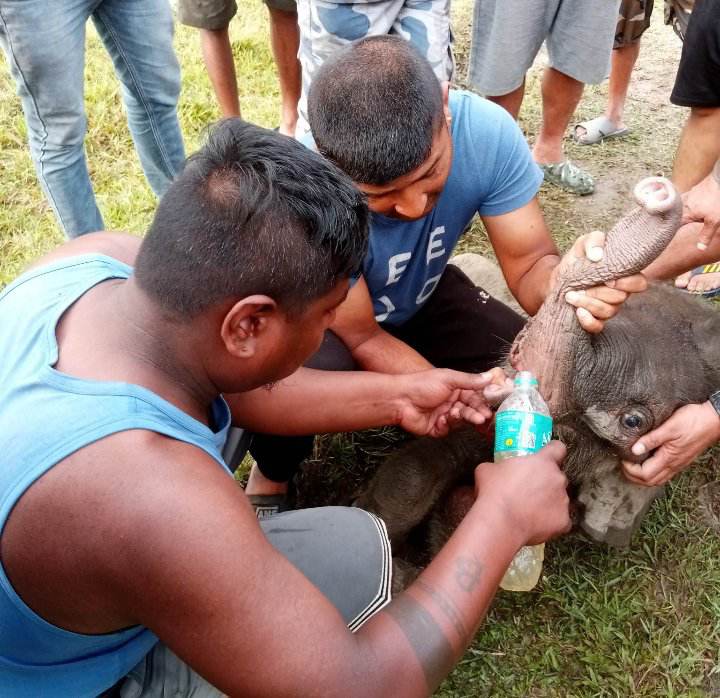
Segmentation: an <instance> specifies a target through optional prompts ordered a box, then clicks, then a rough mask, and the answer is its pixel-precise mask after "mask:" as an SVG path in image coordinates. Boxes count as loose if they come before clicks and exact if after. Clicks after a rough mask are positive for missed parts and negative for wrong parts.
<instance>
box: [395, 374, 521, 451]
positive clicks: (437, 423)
mask: <svg viewBox="0 0 720 698" xmlns="http://www.w3.org/2000/svg"><path fill="white" fill-rule="evenodd" d="M395 379H396V380H398V381H402V382H403V388H402V397H401V399H400V403H399V409H398V418H397V420H396V424H397V425H398V426H399V427H402V428H403V429H405V431H409V432H410V433H412V434H417V435H418V436H434V437H440V436H445V435H446V434H447V433H448V431H449V430H450V429H452V428H453V427H455V426H457V425H459V424H461V423H463V422H465V423H469V424H473V425H475V426H480V425H481V424H484V423H485V422H486V421H488V420H489V419H490V418H491V417H492V410H491V409H490V404H491V403H497V402H498V401H499V400H501V399H502V398H503V397H505V396H506V395H508V394H509V393H510V391H511V390H512V381H510V379H509V378H507V376H506V375H505V372H504V371H503V370H502V369H500V368H494V369H492V370H491V371H487V372H486V373H479V374H474V373H460V372H459V371H451V370H449V369H432V370H430V371H420V372H418V373H408V374H403V375H401V376H396V377H395Z"/></svg>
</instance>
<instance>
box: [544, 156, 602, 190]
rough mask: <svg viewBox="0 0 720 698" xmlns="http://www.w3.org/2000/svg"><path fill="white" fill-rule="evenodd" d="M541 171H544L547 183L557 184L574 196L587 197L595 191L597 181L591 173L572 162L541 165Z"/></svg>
mask: <svg viewBox="0 0 720 698" xmlns="http://www.w3.org/2000/svg"><path fill="white" fill-rule="evenodd" d="M540 169H541V170H542V171H543V174H544V176H545V181H546V182H549V183H550V184H555V185H556V186H558V187H561V188H562V189H565V190H566V191H569V192H571V193H572V194H579V195H580V196H586V195H587V194H592V193H593V192H594V191H595V181H594V180H593V178H592V176H591V175H590V173H589V172H585V170H581V169H580V168H579V167H578V166H577V165H573V164H572V162H570V160H563V161H562V162H548V163H545V164H541V165H540Z"/></svg>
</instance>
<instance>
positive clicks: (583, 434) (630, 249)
mask: <svg viewBox="0 0 720 698" xmlns="http://www.w3.org/2000/svg"><path fill="white" fill-rule="evenodd" d="M666 186H669V185H666ZM672 193H673V195H674V192H672ZM680 214H681V208H680V201H679V197H677V196H674V197H673V198H672V205H671V206H668V207H666V209H665V210H660V211H652V210H647V208H645V207H643V206H641V207H639V208H638V209H635V210H633V211H632V212H631V213H630V214H628V215H627V216H625V217H624V218H623V219H622V220H621V221H620V222H619V223H618V224H617V225H616V226H615V227H614V228H613V229H612V231H611V232H610V233H608V235H607V240H606V246H605V254H604V259H603V261H602V262H600V263H594V264H592V263H590V262H587V261H585V260H578V262H577V263H576V264H575V265H573V266H570V267H567V268H565V269H564V270H563V271H562V272H561V273H560V274H559V275H558V280H557V283H556V285H555V287H554V288H553V289H552V291H551V293H550V294H549V295H548V298H547V300H546V302H545V304H544V305H543V306H542V308H541V309H540V311H539V312H538V313H537V315H536V316H535V317H534V318H531V319H530V320H529V322H528V324H527V325H526V327H525V329H524V330H523V331H522V332H521V334H520V335H519V336H518V338H517V339H516V341H515V344H514V345H513V348H512V350H511V356H512V357H513V361H514V362H515V363H516V364H517V365H520V366H521V367H522V368H527V369H530V370H532V371H533V372H534V373H535V374H536V375H537V377H538V379H539V382H540V390H541V392H542V394H543V395H544V396H545V397H546V399H547V401H548V404H549V406H550V409H551V412H552V414H553V417H554V421H555V431H556V434H557V437H558V438H560V439H561V440H562V441H564V442H565V443H566V445H567V446H568V456H567V458H566V460H565V464H564V468H565V471H566V473H567V476H568V479H569V480H570V483H571V488H572V491H573V494H574V495H575V498H576V502H577V504H578V509H577V521H578V523H579V525H580V526H581V527H582V529H583V530H584V531H586V533H588V534H589V535H590V536H591V537H592V538H593V539H595V540H596V541H600V542H605V543H608V544H610V545H613V546H616V547H623V546H627V545H628V544H629V543H630V541H631V538H632V535H633V533H634V532H635V531H636V529H637V528H638V526H639V525H640V522H641V520H642V518H643V516H644V514H645V513H646V511H647V509H648V507H649V506H650V504H651V502H652V501H653V499H654V498H655V497H657V496H658V495H659V494H660V493H661V490H662V488H647V487H642V486H638V485H634V484H632V483H630V482H629V481H627V480H625V479H624V478H623V476H622V474H621V471H620V461H621V460H622V459H635V457H634V456H633V455H632V453H631V452H630V448H631V446H632V444H633V443H634V442H635V441H636V440H637V439H638V438H639V437H640V436H641V435H643V434H645V433H647V432H648V431H651V430H652V429H653V428H655V427H657V426H658V425H660V424H661V423H662V422H663V421H665V419H667V418H668V417H669V416H670V415H671V414H672V413H673V412H674V411H675V410H676V409H677V408H678V407H680V406H682V405H685V404H688V403H698V402H703V401H705V400H706V399H707V398H708V396H709V394H710V393H711V392H713V391H714V390H716V389H718V388H719V387H720V344H718V342H717V338H718V336H720V313H718V312H717V311H716V310H715V309H714V307H713V304H712V303H710V302H707V301H703V300H701V299H698V298H695V297H692V296H690V295H689V294H687V293H685V292H683V291H680V290H678V289H675V288H672V287H670V286H665V285H659V284H657V285H651V287H650V288H649V289H648V291H646V292H645V293H642V294H637V295H634V296H632V297H631V298H629V299H628V300H627V301H626V303H625V304H624V306H623V308H622V310H621V311H620V313H619V314H618V315H617V316H616V317H615V318H613V319H612V320H610V321H608V322H607V324H606V327H605V329H604V330H603V332H602V333H600V334H598V335H590V334H587V333H585V332H584V331H583V330H582V329H581V328H580V327H579V325H578V323H577V321H576V318H575V316H574V309H573V308H572V307H571V306H569V305H568V304H567V303H566V302H565V300H564V296H565V293H566V292H567V291H569V290H583V289H586V288H589V287H591V286H594V285H597V284H600V283H604V282H606V281H612V280H613V279H617V278H620V277H622V276H626V275H628V274H632V273H635V272H637V271H640V270H642V269H644V268H645V267H646V266H647V265H648V264H649V263H650V262H651V261H652V260H653V259H655V257H657V255H658V254H659V253H660V252H661V251H662V250H663V249H664V247H665V245H667V243H668V242H669V241H670V239H671V238H672V236H673V235H674V233H675V232H676V230H677V228H678V226H679V222H680ZM464 257H465V259H464V260H460V263H459V264H458V266H461V268H463V270H464V271H465V272H466V273H468V274H469V275H470V276H471V278H473V281H475V282H476V283H478V284H479V285H482V286H484V287H485V286H487V285H490V286H493V291H495V293H500V295H502V291H501V290H498V289H497V280H496V279H495V280H494V281H493V282H492V283H490V284H485V283H483V278H478V275H477V274H475V275H473V266H474V264H473V260H472V259H469V257H472V255H464ZM479 268H482V269H483V272H482V274H487V273H488V267H487V264H485V263H483V264H481V265H479ZM490 273H491V275H492V274H493V273H494V272H492V270H491V272H490ZM482 274H481V275H480V276H482ZM495 276H496V274H495ZM489 458H491V453H490V447H489V443H488V437H487V435H482V434H478V433H477V432H475V431H473V430H471V429H464V430H461V431H460V432H457V433H453V434H451V435H450V436H449V437H448V438H446V439H444V440H440V441H437V440H433V439H418V440H416V441H413V442H410V443H409V444H407V445H405V446H404V447H402V448H401V449H399V450H398V451H397V452H395V453H393V454H392V455H391V456H390V457H389V458H388V459H387V460H386V461H385V462H384V463H383V464H381V466H380V468H379V469H378V471H377V473H376V475H375V477H374V478H373V479H372V480H371V482H370V483H369V486H368V488H367V490H366V491H365V492H364V493H363V494H362V495H361V496H360V497H359V499H358V500H357V505H358V506H362V507H364V508H367V509H370V510H371V511H374V512H376V513H377V514H378V515H380V516H381V517H382V518H383V519H384V520H385V521H386V524H387V526H388V531H389V533H390V536H391V539H392V541H393V544H394V546H395V547H396V549H397V551H398V552H399V554H400V555H401V556H405V557H406V558H408V559H410V560H412V561H413V563H414V565H422V564H423V563H424V562H426V561H427V558H428V557H429V556H431V555H432V554H434V552H436V551H437V550H439V548H440V547H441V545H442V544H443V543H444V541H445V540H446V539H447V537H448V536H449V534H450V533H451V531H452V530H453V528H454V527H455V526H456V525H457V523H458V522H459V520H461V518H462V513H463V511H466V510H467V508H468V507H469V504H470V503H471V501H472V490H470V489H468V485H471V484H472V471H473V469H474V466H475V465H476V464H477V463H479V462H482V461H485V460H488V459H489ZM458 485H460V488H458ZM463 507H464V509H463ZM418 531H420V532H421V535H420V536H418ZM418 541H420V545H421V546H424V547H425V550H424V552H425V555H424V556H423V554H418V549H417V544H418ZM413 544H415V547H414V549H413ZM399 572H400V579H399V581H398V584H397V586H398V588H399V587H401V586H403V585H404V584H405V583H407V581H409V580H410V579H411V578H412V576H413V575H414V574H415V573H416V569H415V567H414V566H408V565H405V564H402V565H401V568H400V569H399Z"/></svg>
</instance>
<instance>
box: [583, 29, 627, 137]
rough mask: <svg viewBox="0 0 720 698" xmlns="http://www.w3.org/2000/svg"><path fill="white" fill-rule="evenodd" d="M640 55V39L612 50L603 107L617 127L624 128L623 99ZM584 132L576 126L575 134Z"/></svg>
mask: <svg viewBox="0 0 720 698" xmlns="http://www.w3.org/2000/svg"><path fill="white" fill-rule="evenodd" d="M639 55H640V41H639V40H638V41H636V42H635V43H634V44H626V45H625V46H621V47H620V48H616V49H615V50H614V51H613V52H612V68H611V70H610V82H609V84H608V103H607V108H606V109H605V116H606V117H607V118H608V120H609V121H611V122H612V123H613V124H614V125H615V127H616V128H617V129H623V128H625V123H624V122H623V116H624V114H625V101H626V99H627V93H628V87H629V86H630V77H631V75H632V71H633V68H634V67H635V62H636V61H637V59H638V56H639ZM585 133H586V131H585V129H584V128H583V127H582V126H578V127H577V134H578V135H579V136H584V135H585Z"/></svg>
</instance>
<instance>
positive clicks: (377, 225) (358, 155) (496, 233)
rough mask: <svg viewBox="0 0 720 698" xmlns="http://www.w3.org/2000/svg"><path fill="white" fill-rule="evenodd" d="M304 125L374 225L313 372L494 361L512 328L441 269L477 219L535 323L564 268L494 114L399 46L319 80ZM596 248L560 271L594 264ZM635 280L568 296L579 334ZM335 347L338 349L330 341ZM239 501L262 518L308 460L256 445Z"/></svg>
mask: <svg viewBox="0 0 720 698" xmlns="http://www.w3.org/2000/svg"><path fill="white" fill-rule="evenodd" d="M308 115H309V120H310V125H311V128H312V133H313V138H314V140H315V145H316V147H317V149H318V150H319V151H320V152H321V153H322V154H323V155H325V157H327V158H328V159H330V160H331V161H333V162H334V163H335V164H336V165H338V166H339V167H340V169H342V170H343V171H345V173H346V174H348V175H350V177H351V178H352V179H353V181H354V182H355V183H356V185H357V186H358V187H359V188H360V189H361V190H362V191H363V192H364V193H365V194H366V196H367V200H368V204H369V207H370V210H371V212H372V218H371V229H370V245H369V251H368V254H367V256H366V258H365V262H364V265H363V273H362V275H361V276H360V277H359V278H358V279H357V280H356V282H355V284H354V285H353V287H352V290H351V291H350V293H349V295H348V298H347V300H346V301H345V302H344V303H343V304H342V305H341V306H340V307H339V308H338V311H337V313H336V317H335V320H334V322H333V323H332V325H331V329H332V333H333V334H330V335H328V337H327V338H326V342H325V345H324V346H323V348H322V349H321V352H320V354H319V355H318V356H316V357H315V359H314V360H313V363H312V366H313V367H314V368H326V369H345V368H352V367H354V366H359V367H361V368H362V369H365V370H372V371H379V372H384V373H411V372H415V371H420V370H423V369H427V368H429V367H430V366H433V365H434V366H442V367H447V368H455V369H462V370H465V371H482V370H484V369H486V368H487V367H489V366H492V365H497V363H498V362H499V361H500V360H501V359H502V357H504V355H505V354H506V353H507V350H508V348H509V346H510V344H511V343H512V340H513V339H514V337H515V335H516V334H517V333H518V332H519V330H520V329H521V327H522V324H523V320H522V318H521V317H520V316H519V315H517V314H516V313H515V312H514V311H512V310H511V309H510V308H508V307H507V306H505V305H503V304H502V303H500V302H498V301H497V300H495V299H493V298H492V297H490V296H489V294H487V293H486V292H485V291H483V290H482V289H481V288H478V287H476V286H475V285H474V284H472V282H471V281H470V280H469V279H468V278H467V277H466V276H465V275H464V274H463V273H462V272H461V271H460V270H459V269H457V268H456V267H454V266H453V265H448V260H449V258H450V256H451V254H452V252H453V249H454V247H455V245H456V243H457V241H458V240H459V238H460V236H461V235H462V234H463V232H464V231H465V230H466V228H467V227H468V226H469V224H470V222H471V221H472V219H473V217H474V216H475V214H479V215H480V217H481V219H482V221H483V224H484V225H485V229H486V231H487V234H488V237H489V238H490V242H491V243H492V246H493V249H494V251H495V254H496V256H497V259H498V262H499V264H500V267H501V268H502V271H503V274H504V276H505V279H506V281H507V283H508V286H509V288H510V290H511V291H512V293H513V295H514V296H515V297H516V298H517V300H518V301H519V303H520V305H521V306H522V307H523V308H524V309H525V310H526V311H527V312H528V313H530V314H534V313H535V312H536V311H537V310H538V308H539V307H540V305H541V304H542V302H543V300H544V299H545V296H546V294H547V293H548V291H549V289H550V288H551V287H552V285H553V283H554V278H555V275H556V273H557V270H558V268H559V265H560V263H561V260H560V256H559V255H558V251H557V248H556V247H555V244H554V242H553V240H552V237H551V236H550V233H549V231H548V229H547V226H546V225H545V221H544V220H543V216H542V213H541V211H540V206H539V204H538V201H537V198H536V194H537V191H538V189H539V187H540V183H541V181H542V174H541V172H540V170H539V168H538V166H537V165H536V164H535V163H534V162H533V159H532V156H531V154H530V150H529V148H528V146H527V143H526V141H525V138H524V136H523V134H522V132H521V131H520V129H519V128H518V126H517V124H516V123H515V121H514V120H513V119H512V118H511V117H510V116H509V115H508V114H507V112H505V111H504V110H503V109H502V108H500V107H498V106H497V105H494V104H492V103H490V102H488V101H486V100H484V99H482V98H480V97H478V96H477V95H474V94H472V93H469V92H465V91H456V90H449V89H448V85H447V83H444V84H442V85H440V84H439V83H438V82H437V79H436V78H435V76H434V73H433V72H432V69H431V67H430V65H429V63H428V62H427V61H426V60H425V59H424V58H422V56H420V55H419V54H418V53H417V52H416V51H415V50H414V49H413V47H412V46H411V45H410V44H408V43H407V42H405V41H402V40H401V39H398V38H397V37H390V36H383V37H373V38H368V39H363V40H362V41H359V42H357V43H355V44H353V45H352V46H350V47H348V48H346V49H344V50H342V51H339V52H338V53H337V54H336V55H335V56H334V57H333V58H332V59H331V60H329V61H327V62H326V63H325V64H324V65H323V67H322V68H321V70H320V71H319V72H318V74H317V76H316V77H315V80H314V82H313V86H312V89H311V91H310V97H309V103H308ZM603 242H604V240H603V236H602V234H601V233H591V234H590V235H588V236H584V237H583V238H581V239H579V240H578V241H577V242H576V243H575V246H574V247H573V249H572V250H571V251H570V252H569V253H568V257H567V258H566V259H569V260H571V259H573V258H576V257H578V256H583V255H587V257H588V258H589V259H590V260H593V261H598V260H599V259H601V258H602V246H603ZM644 288H645V280H644V279H643V277H642V276H639V275H638V276H633V277H628V278H626V279H621V280H619V281H617V282H616V283H615V284H614V286H613V288H610V287H608V286H602V287H597V288H594V289H589V290H588V291H587V292H586V293H584V294H577V293H573V294H570V297H569V298H568V302H569V303H571V304H572V305H574V306H576V308H577V311H576V312H577V318H578V321H579V322H580V325H581V326H582V327H583V328H584V329H585V330H587V331H589V332H599V331H600V330H601V329H602V326H603V322H604V321H605V320H607V319H608V318H610V317H612V316H613V315H614V314H615V313H616V312H617V309H618V307H619V306H620V305H621V304H622V302H623V301H624V300H625V298H626V297H627V293H629V292H635V291H640V290H643V289H644ZM338 339H339V341H338ZM251 452H252V454H253V456H254V457H255V460H256V462H257V467H254V468H253V469H252V472H251V476H250V480H249V482H248V487H247V492H248V494H250V495H253V501H254V503H255V504H256V505H257V506H259V507H262V506H265V507H267V509H258V512H259V513H260V512H261V511H270V512H272V511H273V507H281V506H282V505H283V497H284V493H285V491H286V488H287V484H286V483H287V481H288V480H289V479H290V477H291V476H292V474H293V473H294V471H295V469H296V468H297V465H298V464H299V462H300V461H301V460H302V458H303V457H304V456H305V455H306V454H307V452H308V443H307V442H305V443H304V444H303V443H302V442H301V441H298V440H297V439H294V440H285V441H284V446H283V444H282V442H281V441H280V440H278V439H277V438H276V437H272V438H269V437H258V436H256V438H255V440H254V442H253V445H252V447H251Z"/></svg>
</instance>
